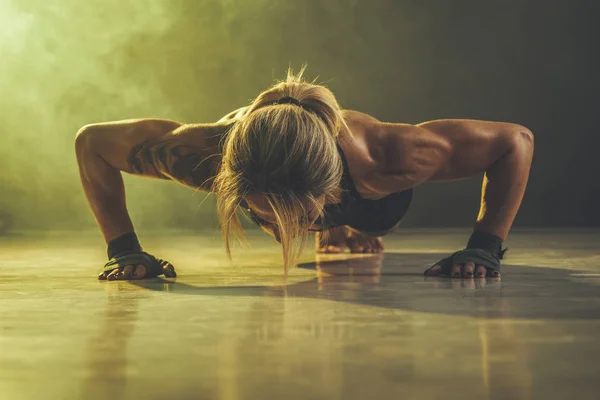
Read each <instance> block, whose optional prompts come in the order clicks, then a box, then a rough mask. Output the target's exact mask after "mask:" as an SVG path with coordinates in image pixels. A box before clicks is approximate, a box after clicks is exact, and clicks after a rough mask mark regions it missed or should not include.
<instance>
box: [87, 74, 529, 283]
mask: <svg viewBox="0 0 600 400" xmlns="http://www.w3.org/2000/svg"><path fill="white" fill-rule="evenodd" d="M303 71H304V70H302V71H301V72H300V73H299V74H297V75H294V74H292V73H291V72H288V76H287V79H286V80H285V81H282V82H279V83H277V84H276V85H275V86H273V87H271V88H269V89H268V90H266V91H264V92H262V93H260V94H259V95H258V97H257V98H256V99H255V100H254V101H253V102H252V103H251V104H250V105H249V106H247V107H243V108H240V109H239V110H236V111H234V112H232V113H230V114H228V115H227V116H225V117H223V118H222V119H220V120H219V121H217V122H215V123H200V124H183V123H179V122H175V121H171V120H164V119H131V120H125V121H117V122H106V123H95V124H90V125H86V126H84V127H83V128H82V129H81V130H80V131H79V132H78V134H77V137H76V140H75V148H76V153H77V161H78V165H79V171H80V176H81V182H82V184H83V188H84V190H85V193H86V196H87V199H88V201H89V204H90V207H91V209H92V212H93V213H94V215H95V217H96V220H97V222H98V225H99V227H100V230H101V231H102V234H103V236H104V239H105V240H106V242H107V244H108V259H109V262H108V263H107V264H106V266H105V267H104V269H103V271H102V272H101V274H100V275H99V278H100V279H108V280H125V279H141V278H149V277H155V276H158V275H161V274H164V275H165V276H167V277H173V276H175V269H174V267H173V265H171V264H170V263H169V262H167V261H163V260H160V259H157V258H156V257H154V256H153V255H151V254H149V253H148V252H145V251H143V250H142V246H141V245H140V243H139V241H138V239H137V236H136V234H135V233H134V228H133V224H132V222H131V219H130V217H129V215H128V213H127V208H126V204H125V190H124V185H123V179H122V177H121V172H126V173H129V174H134V175H139V176H145V177H149V178H158V179H168V180H173V181H176V182H179V183H181V184H183V185H186V186H188V187H190V188H192V189H194V190H204V191H210V192H213V193H215V194H216V195H217V212H218V215H219V219H220V223H221V228H222V232H223V235H224V238H225V248H226V251H227V254H228V255H229V254H230V246H229V242H230V235H231V234H239V233H241V225H240V221H239V219H238V215H239V214H238V210H241V211H242V212H243V213H246V214H247V215H248V216H249V218H250V219H251V220H252V221H254V222H255V223H256V224H258V225H259V226H260V227H261V228H262V229H263V230H265V231H266V232H268V233H269V234H271V235H273V236H274V237H275V239H276V240H277V241H278V242H280V243H281V245H282V248H283V261H284V266H285V268H286V270H287V268H288V267H290V266H292V265H294V264H295V260H296V259H297V257H298V255H299V252H300V251H301V248H302V244H303V243H304V242H305V240H306V238H307V236H308V234H309V232H310V231H315V232H317V233H316V251H317V252H324V253H331V252H342V251H345V249H346V248H349V250H350V251H352V252H361V253H376V252H381V251H383V243H382V240H381V236H384V235H385V234H386V233H389V232H391V231H393V230H394V229H396V228H397V227H398V224H399V223H400V221H401V220H402V217H403V216H404V214H405V213H406V211H407V209H408V207H409V204H410V202H411V199H412V192H413V188H414V187H416V186H418V185H420V184H422V183H425V182H443V181H453V180H459V179H465V178H469V177H474V176H476V175H478V174H480V173H482V172H483V173H484V178H483V184H482V193H481V206H480V209H479V214H478V216H477V219H476V221H475V223H474V229H473V234H472V235H471V237H470V238H465V242H466V246H465V248H464V249H462V250H459V251H457V252H455V253H453V254H451V255H449V256H448V257H446V258H444V259H443V260H440V261H438V262H436V263H433V261H434V260H432V266H431V267H430V268H428V269H427V270H426V271H425V275H428V276H436V275H447V276H451V277H453V278H461V277H462V278H473V277H484V276H490V277H499V276H500V260H501V259H502V258H503V255H504V252H505V251H506V249H502V244H503V241H504V240H505V239H506V236H507V235H508V232H509V230H510V227H511V225H512V223H513V220H514V218H515V216H516V214H517V211H518V209H519V206H520V204H521V200H522V198H523V194H524V192H525V187H526V185H527V179H528V176H529V169H530V165H531V161H532V157H533V149H534V142H533V135H532V133H531V131H530V130H529V129H527V128H525V127H523V126H521V125H517V124H512V123H505V122H489V121H477V120H462V119H445V120H435V121H429V122H424V123H421V124H418V125H409V124H403V123H390V122H382V121H379V120H377V119H376V118H374V117H372V116H370V115H367V114H364V113H361V112H358V111H351V110H342V109H341V108H340V106H339V104H338V102H337V100H336V98H335V97H334V95H333V93H332V92H331V91H330V90H329V89H327V88H326V87H324V86H321V85H318V84H315V83H309V82H306V81H305V80H303V78H302V73H303ZM440 203H443V199H440Z"/></svg>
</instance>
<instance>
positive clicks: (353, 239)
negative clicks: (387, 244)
mask: <svg viewBox="0 0 600 400" xmlns="http://www.w3.org/2000/svg"><path fill="white" fill-rule="evenodd" d="M346 243H347V244H348V247H350V252H351V253H383V241H382V240H381V238H380V237H373V236H366V235H363V234H362V233H360V232H356V231H352V230H349V232H348V238H347V240H346Z"/></svg>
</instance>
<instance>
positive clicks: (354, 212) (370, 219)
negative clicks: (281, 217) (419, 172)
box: [240, 145, 413, 233]
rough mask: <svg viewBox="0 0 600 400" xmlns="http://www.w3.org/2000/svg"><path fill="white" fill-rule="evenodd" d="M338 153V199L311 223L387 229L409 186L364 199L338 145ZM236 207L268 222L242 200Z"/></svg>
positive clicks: (406, 201) (406, 202) (408, 196)
mask: <svg viewBox="0 0 600 400" xmlns="http://www.w3.org/2000/svg"><path fill="white" fill-rule="evenodd" d="M338 152H339V154H340V157H341V158H342V164H343V169H344V170H343V175H342V182H341V187H342V198H341V201H340V202H339V203H337V204H329V205H326V206H325V210H324V211H325V213H324V217H323V218H319V219H317V220H316V221H315V225H319V226H320V227H321V230H326V229H329V228H334V227H336V226H345V225H347V226H350V227H351V228H354V229H356V230H357V231H361V232H365V233H369V232H382V231H389V230H391V229H392V228H394V227H395V226H396V225H397V224H398V222H400V220H401V219H402V217H404V214H406V212H407V211H408V207H409V206H410V203H411V201H412V196H413V189H412V188H410V189H407V190H403V191H401V192H397V193H392V194H389V195H387V196H385V197H383V198H381V199H378V200H369V199H364V198H362V197H361V196H360V194H359V193H358V191H357V190H356V187H355V186H354V182H353V181H352V177H351V176H350V171H349V169H348V161H347V160H346V156H345V155H344V152H343V151H342V149H341V148H340V147H339V145H338ZM240 206H241V207H243V208H245V209H246V211H248V213H249V216H250V219H251V220H252V221H253V222H254V223H256V224H258V225H265V224H267V225H270V224H269V223H268V222H266V221H264V220H262V219H261V218H260V217H258V216H257V215H256V214H254V213H253V212H252V210H250V208H249V207H248V204H247V203H246V202H245V201H242V202H241V203H240Z"/></svg>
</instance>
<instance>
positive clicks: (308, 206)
mask: <svg viewBox="0 0 600 400" xmlns="http://www.w3.org/2000/svg"><path fill="white" fill-rule="evenodd" d="M303 71H304V69H303V70H302V71H301V72H300V73H299V74H297V75H294V74H292V73H291V71H289V72H288V76H287V79H286V80H285V81H282V82H279V83H278V84H276V85H275V86H273V87H271V88H270V89H268V90H266V91H264V92H262V93H261V94H260V95H259V96H258V97H257V98H256V99H255V100H254V101H253V102H252V104H251V105H250V107H249V110H248V112H247V113H246V114H245V116H244V117H242V118H241V119H240V120H238V121H237V122H235V124H234V125H233V127H232V128H231V130H230V131H229V133H228V134H227V135H226V137H225V139H224V144H223V159H222V164H221V168H220V170H219V173H218V175H217V178H216V179H215V187H214V191H215V192H216V193H217V196H218V200H217V208H218V214H219V219H220V221H221V228H222V231H223V235H224V238H225V245H226V249H227V253H228V255H229V254H230V246H229V235H230V233H234V234H241V233H242V230H241V225H240V222H239V219H238V217H237V214H236V210H237V209H238V208H239V206H240V202H243V201H248V203H250V204H251V205H253V206H254V207H258V208H257V209H256V211H257V212H258V213H260V214H259V216H260V217H261V218H263V219H265V220H266V224H265V225H267V229H268V230H271V231H273V233H274V234H275V235H276V237H277V238H278V240H279V241H280V242H281V244H282V247H283V258H284V266H285V268H286V271H287V268H288V267H289V266H290V265H293V264H294V263H295V260H296V259H297V257H298V255H299V253H300V252H301V250H302V247H303V245H304V243H305V239H306V236H307V234H308V227H309V225H310V224H311V222H312V220H313V219H314V218H315V217H316V216H322V214H323V207H324V205H325V204H326V203H329V202H335V201H336V200H337V199H338V197H339V194H340V180H341V177H342V172H343V168H342V162H341V158H340V156H339V153H338V151H337V146H336V140H337V136H338V135H340V134H343V132H346V131H347V128H346V127H345V123H344V120H343V118H342V116H341V111H340V107H339V105H338V103H337V100H336V99H335V97H334V95H333V93H331V91H330V90H329V89H327V88H326V87H324V86H321V85H317V84H314V83H309V82H306V81H304V80H303V79H302V73H303Z"/></svg>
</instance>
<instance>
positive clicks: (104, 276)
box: [98, 260, 177, 281]
mask: <svg viewBox="0 0 600 400" xmlns="http://www.w3.org/2000/svg"><path fill="white" fill-rule="evenodd" d="M158 261H159V263H160V267H161V270H162V275H164V276H165V277H166V278H174V277H176V276H177V273H176V272H175V267H174V266H173V264H171V263H170V262H168V261H165V260H158ZM146 271H147V270H146V267H145V266H144V265H142V264H135V265H126V266H125V267H123V268H115V269H114V270H112V271H106V272H105V271H103V272H101V273H100V275H98V279H100V280H102V281H104V280H109V281H126V280H137V279H144V278H146ZM159 275H161V274H159Z"/></svg>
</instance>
